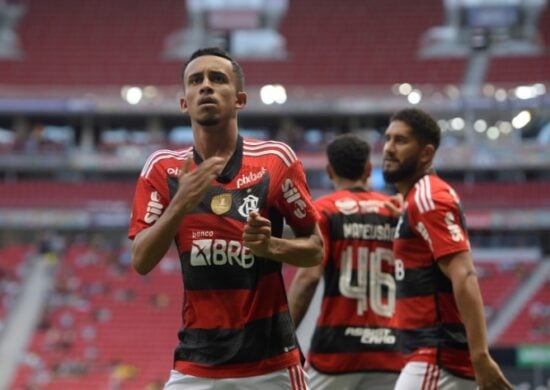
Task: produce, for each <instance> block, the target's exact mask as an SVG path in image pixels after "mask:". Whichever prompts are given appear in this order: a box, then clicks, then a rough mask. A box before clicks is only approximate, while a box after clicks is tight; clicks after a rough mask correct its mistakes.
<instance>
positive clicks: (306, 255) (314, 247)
mask: <svg viewBox="0 0 550 390" xmlns="http://www.w3.org/2000/svg"><path fill="white" fill-rule="evenodd" d="M266 257H268V258H269V259H271V260H275V261H279V262H281V263H288V264H290V265H294V266H297V267H313V266H315V265H319V264H321V261H322V260H323V239H322V238H321V237H320V236H319V235H317V234H312V235H311V236H309V237H298V238H289V239H287V238H277V237H271V242H270V245H269V250H268V253H267V256H266Z"/></svg>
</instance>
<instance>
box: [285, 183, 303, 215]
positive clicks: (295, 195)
mask: <svg viewBox="0 0 550 390" xmlns="http://www.w3.org/2000/svg"><path fill="white" fill-rule="evenodd" d="M281 189H282V190H283V197H284V198H285V199H286V201H287V203H288V204H290V205H293V206H294V215H295V216H296V217H298V218H300V219H302V218H304V217H305V216H306V207H307V205H306V202H304V200H303V199H302V195H301V194H300V193H299V192H298V189H297V188H296V186H295V185H294V183H293V182H292V180H290V179H286V180H285V181H284V183H283V185H282V187H281Z"/></svg>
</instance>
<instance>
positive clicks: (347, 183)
mask: <svg viewBox="0 0 550 390" xmlns="http://www.w3.org/2000/svg"><path fill="white" fill-rule="evenodd" d="M334 188H335V189H336V190H337V191H345V190H351V189H353V188H362V189H364V190H365V191H366V190H367V189H368V187H367V183H366V181H364V180H348V179H342V178H339V179H337V180H334Z"/></svg>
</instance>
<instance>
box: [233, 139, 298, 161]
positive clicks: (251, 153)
mask: <svg viewBox="0 0 550 390" xmlns="http://www.w3.org/2000/svg"><path fill="white" fill-rule="evenodd" d="M243 155H244V156H245V157H249V158H262V159H265V160H271V161H272V162H274V163H280V164H284V165H285V166H287V167H290V166H291V165H292V164H294V163H295V162H296V161H298V157H296V153H294V150H292V148H291V147H290V146H288V145H287V144H285V143H284V142H280V141H273V140H266V141H262V140H257V139H253V138H243Z"/></svg>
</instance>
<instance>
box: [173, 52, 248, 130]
mask: <svg viewBox="0 0 550 390" xmlns="http://www.w3.org/2000/svg"><path fill="white" fill-rule="evenodd" d="M183 83H184V89H185V97H184V98H182V99H181V108H182V111H184V112H187V113H189V116H190V117H191V120H192V121H194V122H197V123H198V124H199V125H201V126H205V127H208V126H216V125H218V124H221V123H223V122H227V121H228V120H229V119H231V118H234V117H235V116H236V115H237V110H239V109H240V108H242V107H244V105H245V104H246V94H245V93H244V92H242V91H241V92H239V91H237V87H236V85H237V76H236V75H235V72H233V68H232V65H231V62H230V61H229V60H227V59H225V58H221V57H217V56H211V55H206V56H201V57H197V58H195V59H194V60H193V61H191V62H190V63H189V64H188V65H187V68H186V70H185V73H184V80H183Z"/></svg>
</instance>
